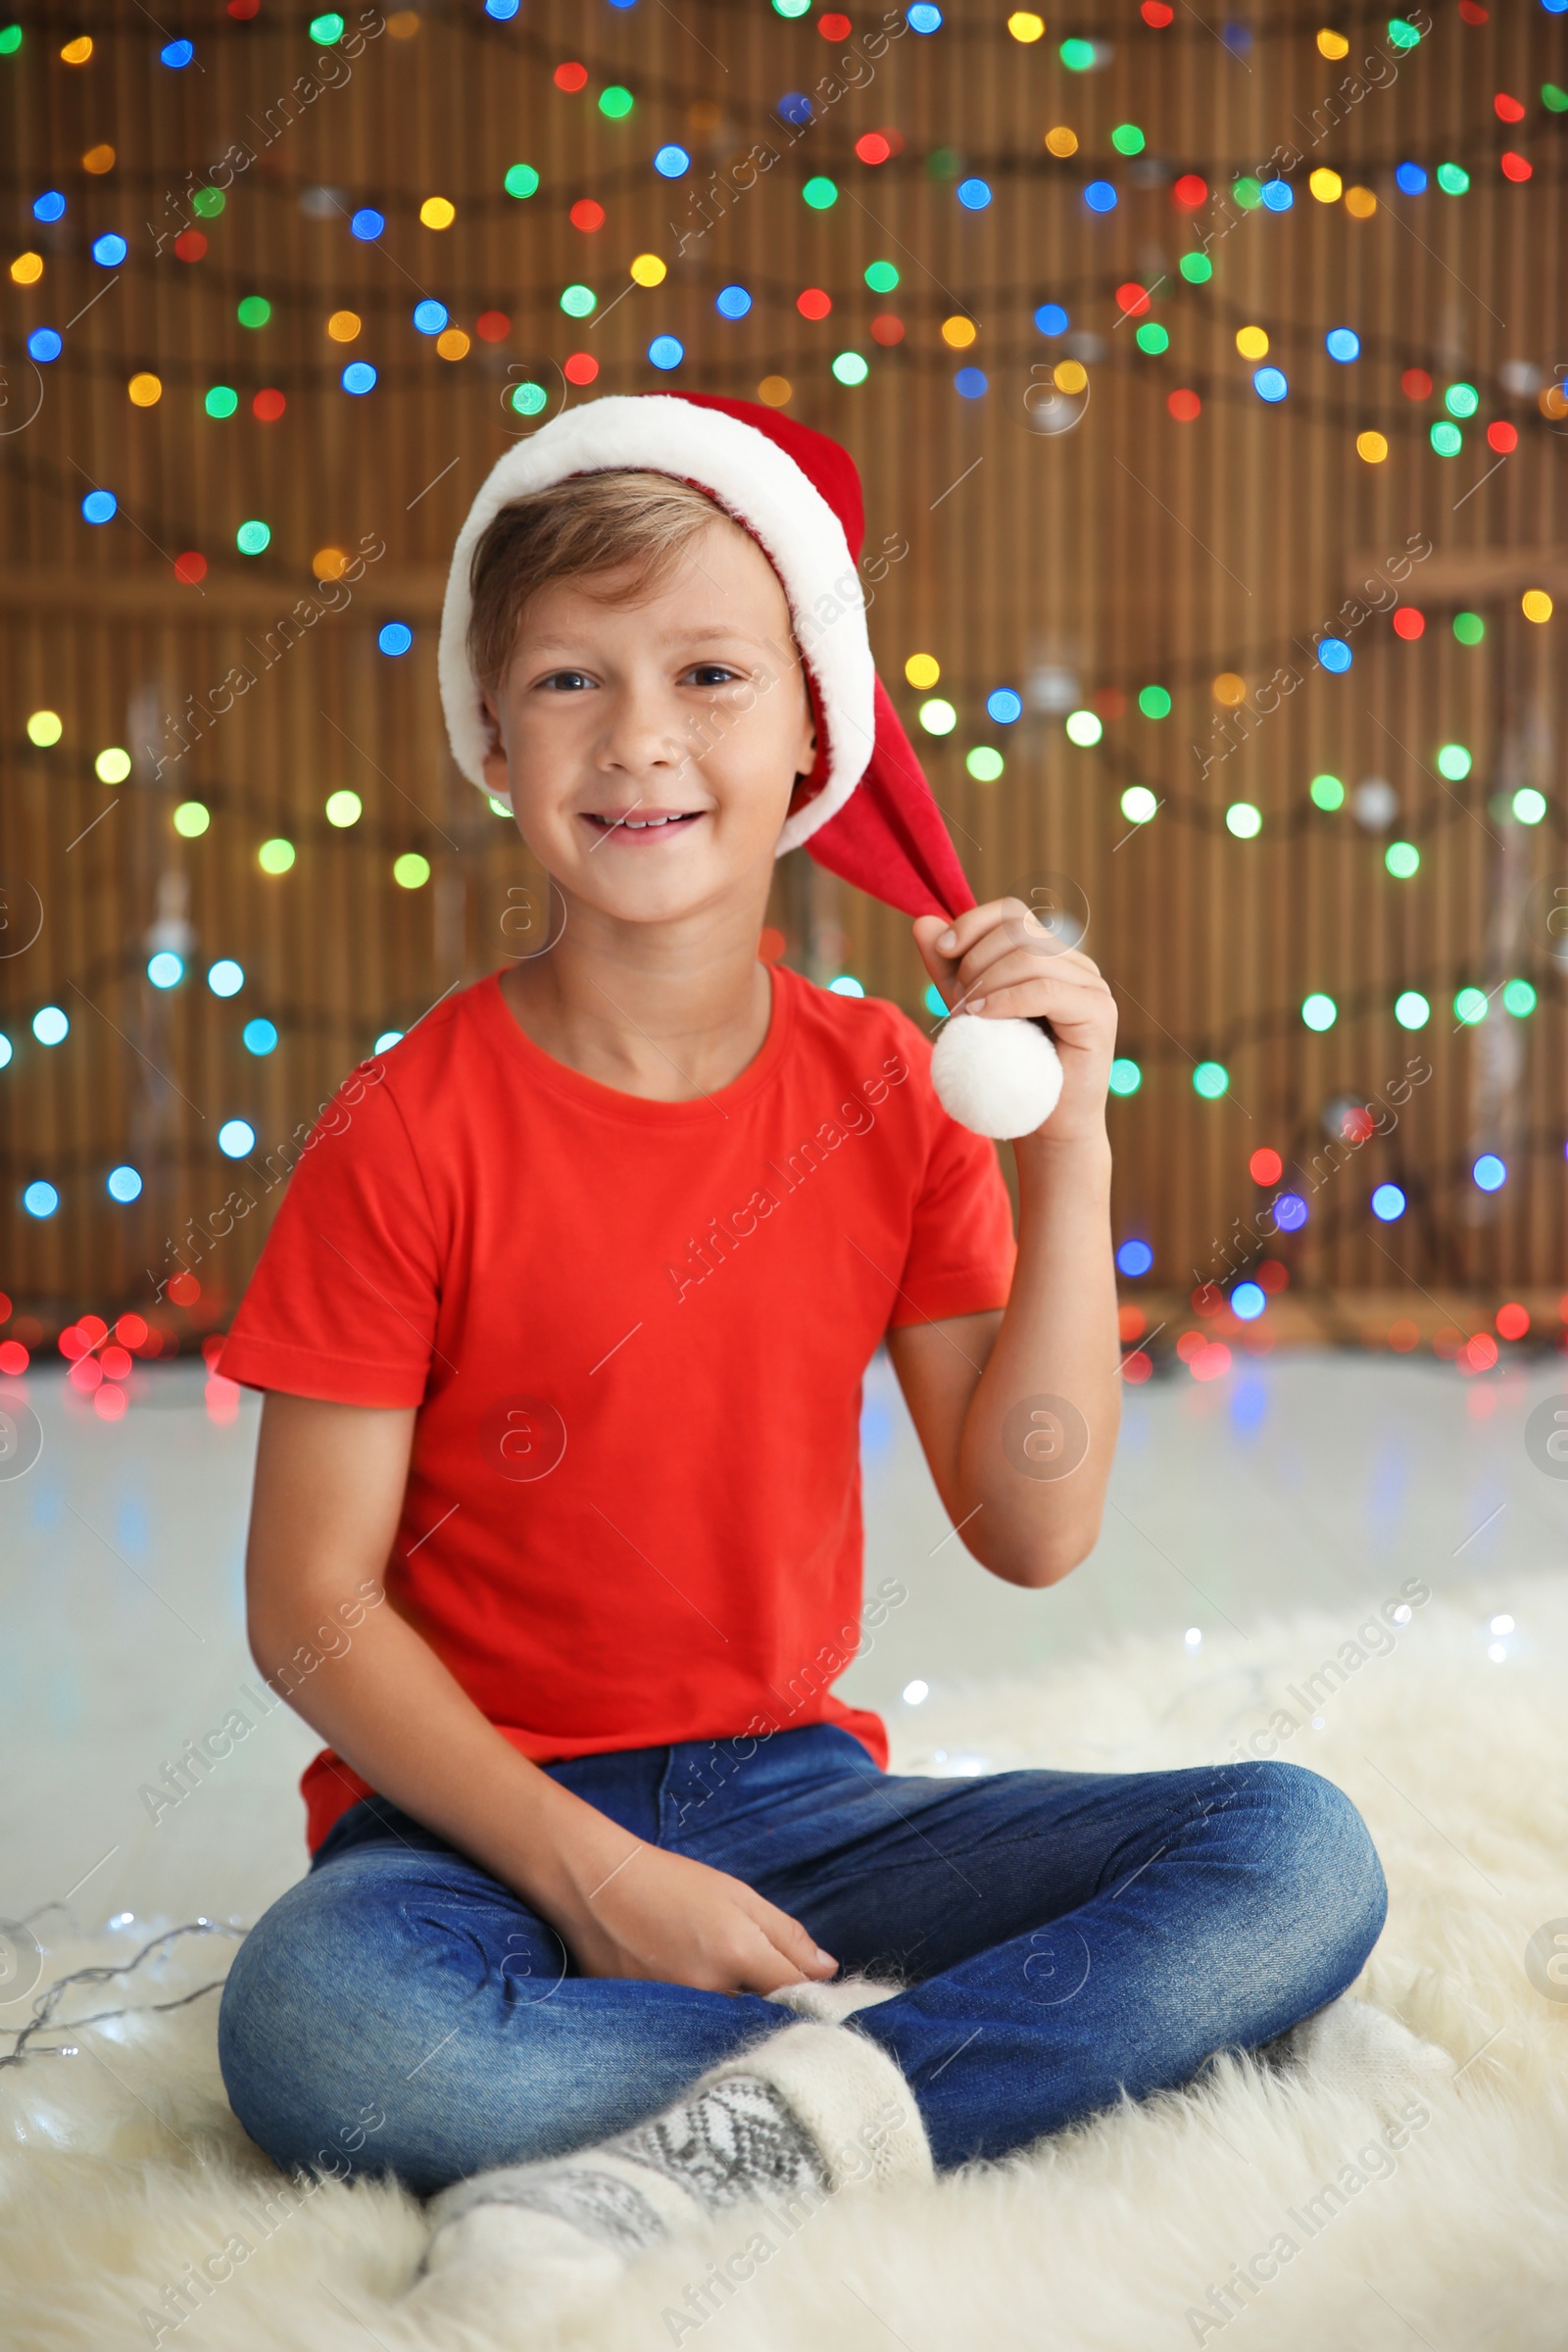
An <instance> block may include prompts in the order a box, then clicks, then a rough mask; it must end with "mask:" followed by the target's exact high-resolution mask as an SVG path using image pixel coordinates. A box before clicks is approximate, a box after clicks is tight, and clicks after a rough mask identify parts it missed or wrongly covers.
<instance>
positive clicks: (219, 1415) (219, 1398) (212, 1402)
mask: <svg viewBox="0 0 1568 2352" xmlns="http://www.w3.org/2000/svg"><path fill="white" fill-rule="evenodd" d="M121 1393H122V1395H123V1393H124V1392H123V1391H122V1392H121ZM202 1395H203V1397H204V1398H205V1400H206V1404H207V1417H208V1419H209V1420H210V1421H218V1422H225V1423H226V1422H229V1421H233V1420H237V1419H238V1417H239V1382H238V1381H237V1380H224V1378H223V1377H222V1374H221V1373H219V1372H215V1373H214V1374H213V1377H212V1379H211V1380H210V1381H209V1382H208V1383H207V1386H206V1388H205V1389H204V1390H203V1392H202Z"/></svg>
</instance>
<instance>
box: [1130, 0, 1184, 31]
mask: <svg viewBox="0 0 1568 2352" xmlns="http://www.w3.org/2000/svg"><path fill="white" fill-rule="evenodd" d="M1138 14H1139V15H1140V16H1141V17H1142V18H1143V20H1144V23H1145V24H1146V25H1152V27H1153V29H1154V31H1155V32H1163V31H1164V29H1165V27H1166V25H1168V24H1169V23H1170V21H1171V19H1172V17H1173V16H1174V15H1175V14H1176V11H1175V10H1174V9H1173V8H1172V7H1170V6H1169V5H1168V0H1140V6H1139V10H1138Z"/></svg>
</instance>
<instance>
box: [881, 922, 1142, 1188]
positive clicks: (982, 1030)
mask: <svg viewBox="0 0 1568 2352" xmlns="http://www.w3.org/2000/svg"><path fill="white" fill-rule="evenodd" d="M914 937H915V944H916V946H917V947H918V948H919V951H920V956H921V958H922V960H923V962H924V964H925V968H926V970H927V971H928V972H929V973H930V975H931V978H932V980H933V981H934V982H935V983H936V987H937V991H938V993H939V995H940V996H941V997H942V999H943V1001H944V1003H945V1004H946V1005H948V1007H949V1010H950V1013H951V1014H952V1018H950V1019H949V1020H948V1021H947V1022H946V1024H945V1025H944V1027H943V1029H942V1032H941V1034H940V1036H939V1037H938V1039H937V1042H936V1047H935V1051H934V1054H933V1057H932V1063H931V1076H932V1081H933V1083H934V1085H935V1087H936V1090H937V1094H938V1096H939V1097H940V1099H941V1102H942V1105H943V1108H944V1109H945V1110H946V1111H947V1112H948V1113H949V1115H950V1117H952V1118H955V1119H956V1120H957V1121H958V1123H959V1124H960V1126H964V1127H970V1128H973V1129H975V1130H976V1131H977V1132H978V1133H980V1134H982V1135H992V1136H1003V1137H1007V1138H1010V1139H1012V1140H1014V1141H1019V1140H1021V1139H1022V1138H1024V1137H1026V1136H1032V1135H1035V1134H1037V1133H1038V1132H1039V1131H1040V1130H1041V1129H1042V1128H1043V1127H1044V1125H1045V1123H1046V1121H1047V1120H1048V1119H1050V1120H1051V1121H1052V1130H1051V1132H1052V1140H1053V1141H1054V1142H1062V1143H1065V1142H1068V1141H1071V1140H1073V1139H1075V1138H1076V1137H1078V1136H1080V1135H1086V1134H1093V1133H1096V1132H1099V1131H1103V1124H1104V1107H1105V1095H1106V1092H1107V1089H1108V1087H1109V1083H1110V1060H1111V1054H1112V1051H1113V1049H1114V1047H1115V1043H1116V1005H1115V1000H1114V999H1113V997H1112V996H1111V993H1110V990H1109V989H1108V988H1107V987H1106V985H1105V983H1104V981H1103V979H1102V978H1101V976H1100V967H1099V965H1098V964H1097V963H1095V962H1093V961H1092V960H1091V958H1090V957H1089V956H1085V955H1082V954H1080V953H1079V951H1078V950H1077V949H1076V948H1065V949H1064V948H1062V947H1061V946H1060V945H1059V943H1058V942H1057V940H1056V939H1055V937H1054V934H1053V933H1052V932H1051V931H1049V930H1048V929H1047V928H1046V927H1045V925H1044V924H1043V923H1041V922H1039V921H1038V920H1037V919H1036V917H1035V916H1034V915H1033V914H1032V913H1031V912H1030V910H1029V908H1028V907H1025V906H1024V905H1023V903H1022V901H1021V900H1018V899H993V900H991V901H990V902H989V903H988V904H987V905H986V906H984V907H969V908H968V909H967V911H966V912H964V913H962V914H960V915H958V916H956V918H955V920H954V921H953V922H951V923H945V922H944V921H943V920H942V918H941V916H940V915H934V914H922V915H917V916H916V917H915V919H914ZM1040 1021H1048V1022H1049V1023H1050V1025H1051V1026H1050V1033H1049V1034H1048V1033H1047V1031H1046V1030H1044V1029H1042V1028H1039V1027H1037V1026H1036V1024H1037V1023H1038V1022H1040Z"/></svg>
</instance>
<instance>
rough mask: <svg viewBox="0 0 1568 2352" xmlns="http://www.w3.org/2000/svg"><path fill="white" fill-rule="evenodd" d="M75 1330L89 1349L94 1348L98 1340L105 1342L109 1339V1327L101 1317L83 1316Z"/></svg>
mask: <svg viewBox="0 0 1568 2352" xmlns="http://www.w3.org/2000/svg"><path fill="white" fill-rule="evenodd" d="M76 1329H77V1330H78V1331H79V1332H80V1334H81V1336H82V1338H83V1339H84V1340H85V1342H86V1343H87V1346H88V1347H89V1348H96V1347H97V1345H98V1343H99V1341H100V1340H107V1339H108V1337H109V1326H108V1324H107V1323H106V1322H105V1321H104V1319H103V1317H102V1315H83V1316H82V1317H81V1319H80V1321H79V1322H78V1323H77V1325H76Z"/></svg>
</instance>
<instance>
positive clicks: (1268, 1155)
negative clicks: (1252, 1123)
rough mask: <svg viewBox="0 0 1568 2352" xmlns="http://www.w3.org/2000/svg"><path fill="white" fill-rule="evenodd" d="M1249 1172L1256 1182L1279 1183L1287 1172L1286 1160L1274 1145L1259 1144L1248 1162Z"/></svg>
mask: <svg viewBox="0 0 1568 2352" xmlns="http://www.w3.org/2000/svg"><path fill="white" fill-rule="evenodd" d="M1247 1172H1248V1174H1249V1175H1250V1177H1251V1179H1252V1182H1253V1183H1254V1184H1278V1182H1279V1180H1280V1178H1281V1177H1282V1176H1283V1175H1284V1173H1285V1162H1284V1160H1283V1159H1281V1157H1280V1155H1279V1153H1278V1152H1276V1151H1275V1150H1274V1149H1273V1147H1272V1145H1269V1144H1259V1146H1258V1148H1257V1150H1256V1151H1255V1152H1253V1153H1252V1156H1251V1158H1250V1160H1249V1161H1248V1163H1247Z"/></svg>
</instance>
